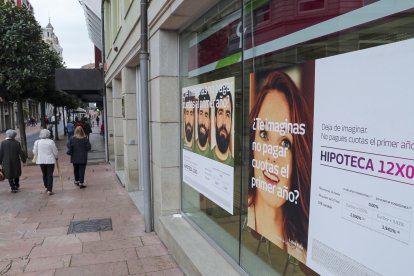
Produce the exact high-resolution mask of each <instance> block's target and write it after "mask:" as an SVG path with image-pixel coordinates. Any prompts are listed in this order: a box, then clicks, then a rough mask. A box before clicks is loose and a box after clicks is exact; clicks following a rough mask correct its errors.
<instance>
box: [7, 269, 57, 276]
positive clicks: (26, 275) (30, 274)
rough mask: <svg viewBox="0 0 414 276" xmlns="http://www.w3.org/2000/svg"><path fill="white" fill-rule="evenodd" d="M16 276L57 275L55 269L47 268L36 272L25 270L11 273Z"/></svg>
mask: <svg viewBox="0 0 414 276" xmlns="http://www.w3.org/2000/svg"><path fill="white" fill-rule="evenodd" d="M10 275H14V276H53V275H55V270H54V269H53V270H45V271H36V272H25V273H18V274H10Z"/></svg>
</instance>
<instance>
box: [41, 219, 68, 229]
mask: <svg viewBox="0 0 414 276" xmlns="http://www.w3.org/2000/svg"><path fill="white" fill-rule="evenodd" d="M71 221H72V220H71V219H59V220H47V221H41V222H40V224H39V227H38V228H37V229H46V228H58V227H66V229H68V228H69V225H70V222H71Z"/></svg>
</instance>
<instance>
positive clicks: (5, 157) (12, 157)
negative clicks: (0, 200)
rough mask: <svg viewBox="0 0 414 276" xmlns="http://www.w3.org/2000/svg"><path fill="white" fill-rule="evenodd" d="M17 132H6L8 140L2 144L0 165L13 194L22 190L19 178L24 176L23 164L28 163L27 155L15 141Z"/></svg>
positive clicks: (0, 147)
mask: <svg viewBox="0 0 414 276" xmlns="http://www.w3.org/2000/svg"><path fill="white" fill-rule="evenodd" d="M16 135H17V132H16V131H15V130H14V129H9V130H7V131H6V140H4V141H3V142H1V144H0V164H1V165H2V167H3V174H4V176H5V177H6V178H7V179H8V180H9V184H10V188H11V192H12V193H17V190H18V189H19V188H20V184H19V178H20V176H21V175H22V166H21V162H23V163H26V160H27V155H26V153H25V152H24V151H23V150H22V147H21V145H20V143H19V142H18V141H16V140H15V138H16Z"/></svg>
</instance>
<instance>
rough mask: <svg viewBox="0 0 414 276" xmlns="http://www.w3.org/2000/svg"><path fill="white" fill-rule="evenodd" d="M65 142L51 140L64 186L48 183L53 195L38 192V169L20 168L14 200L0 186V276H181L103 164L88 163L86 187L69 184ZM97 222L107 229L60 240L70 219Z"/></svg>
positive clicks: (40, 186)
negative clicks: (106, 221) (107, 222)
mask: <svg viewBox="0 0 414 276" xmlns="http://www.w3.org/2000/svg"><path fill="white" fill-rule="evenodd" d="M65 144H66V138H64V137H62V138H61V140H59V141H57V145H58V148H59V154H60V156H59V163H60V166H61V170H62V174H63V176H64V184H63V186H61V184H60V182H59V178H58V177H55V179H54V188H53V191H54V192H55V194H54V195H52V196H48V195H47V194H46V193H44V188H43V184H42V180H41V172H40V168H39V167H38V166H26V167H23V175H22V177H21V185H20V186H21V189H20V192H19V193H17V194H12V193H10V188H9V185H8V182H7V181H3V182H0V275H28V276H29V275H59V276H60V275H152V276H156V275H183V273H182V272H181V270H180V269H179V268H178V266H177V264H176V262H175V261H174V260H173V258H172V256H171V255H170V254H169V253H168V251H167V249H166V248H165V246H164V245H163V244H162V243H161V241H160V240H159V238H158V237H157V236H156V234H154V233H145V231H144V219H143V216H142V215H141V214H140V213H139V211H138V210H137V208H136V207H135V205H134V203H133V202H132V200H131V199H130V197H129V196H128V193H127V192H126V191H125V189H124V188H122V186H121V184H120V183H119V181H118V180H117V178H116V176H115V173H114V171H113V170H112V168H111V166H110V165H108V164H106V163H97V164H90V165H88V166H87V172H86V185H87V186H88V187H87V188H86V189H82V190H80V189H79V188H78V187H76V186H75V185H74V184H73V176H72V165H71V164H70V163H69V156H67V155H66V154H65V152H66V150H65ZM92 147H93V145H92ZM55 171H56V170H55ZM55 175H56V173H55ZM104 218H106V219H108V218H110V219H111V220H112V228H113V230H112V231H103V230H102V229H106V228H101V230H102V231H99V230H97V231H98V232H86V233H78V234H67V233H68V228H69V225H70V223H71V222H73V221H83V220H87V221H86V222H89V224H90V223H92V222H94V221H91V220H95V219H104ZM95 226H96V225H95ZM106 226H108V225H106ZM109 226H110V225H109ZM90 227H91V225H87V226H86V227H83V230H88V229H89V230H92V229H90ZM81 230H82V229H81Z"/></svg>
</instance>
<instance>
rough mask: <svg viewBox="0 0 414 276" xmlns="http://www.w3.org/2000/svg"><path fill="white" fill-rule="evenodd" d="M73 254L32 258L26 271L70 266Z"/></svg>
mask: <svg viewBox="0 0 414 276" xmlns="http://www.w3.org/2000/svg"><path fill="white" fill-rule="evenodd" d="M70 258H71V256H69V255H66V256H53V257H47V258H32V259H30V261H29V263H28V264H27V266H26V269H25V270H24V272H30V271H43V270H51V269H56V268H62V267H68V266H69V264H70Z"/></svg>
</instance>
